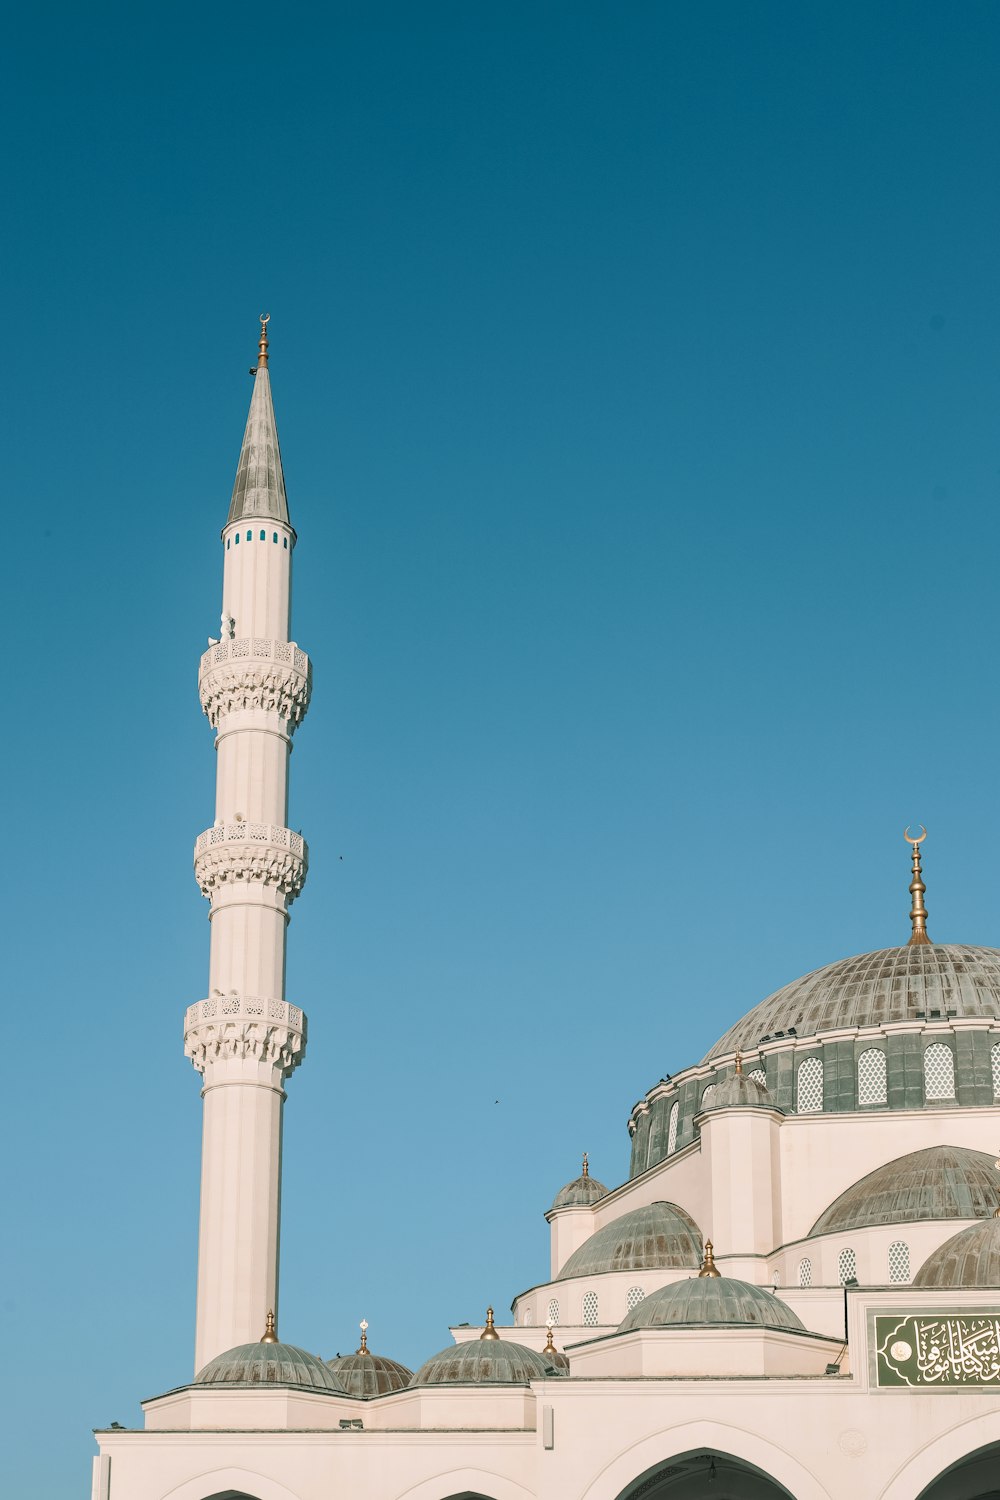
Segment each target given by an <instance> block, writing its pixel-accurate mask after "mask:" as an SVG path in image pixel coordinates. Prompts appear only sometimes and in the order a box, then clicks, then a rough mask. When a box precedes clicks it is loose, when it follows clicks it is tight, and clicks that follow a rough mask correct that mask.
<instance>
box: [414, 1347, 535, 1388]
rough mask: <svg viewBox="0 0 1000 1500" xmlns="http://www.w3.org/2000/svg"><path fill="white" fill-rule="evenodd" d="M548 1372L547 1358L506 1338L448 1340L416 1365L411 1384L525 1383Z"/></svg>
mask: <svg viewBox="0 0 1000 1500" xmlns="http://www.w3.org/2000/svg"><path fill="white" fill-rule="evenodd" d="M547 1374H548V1375H551V1374H552V1371H551V1369H550V1368H549V1364H548V1361H547V1360H546V1359H543V1358H542V1356H541V1355H540V1354H536V1352H535V1350H534V1349H527V1348H525V1346H524V1345H523V1344H515V1343H513V1342H512V1341H511V1340H510V1339H472V1340H470V1341H469V1343H467V1344H449V1345H448V1347H447V1349H442V1350H441V1351H440V1353H438V1354H432V1355H431V1357H430V1359H429V1360H427V1361H426V1362H425V1363H424V1364H422V1365H421V1366H420V1369H419V1370H418V1371H417V1373H416V1374H415V1375H414V1377H413V1379H412V1380H411V1382H410V1384H411V1385H527V1384H528V1382H529V1381H531V1380H540V1379H542V1377H543V1376H545V1375H547Z"/></svg>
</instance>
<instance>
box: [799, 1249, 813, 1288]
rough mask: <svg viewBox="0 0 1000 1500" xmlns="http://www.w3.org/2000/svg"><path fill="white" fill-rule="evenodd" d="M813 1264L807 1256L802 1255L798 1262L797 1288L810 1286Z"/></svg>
mask: <svg viewBox="0 0 1000 1500" xmlns="http://www.w3.org/2000/svg"><path fill="white" fill-rule="evenodd" d="M812 1284H813V1263H812V1261H811V1260H810V1259H809V1257H808V1255H804V1256H803V1257H802V1259H801V1260H800V1261H799V1286H812Z"/></svg>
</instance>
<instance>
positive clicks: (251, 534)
mask: <svg viewBox="0 0 1000 1500" xmlns="http://www.w3.org/2000/svg"><path fill="white" fill-rule="evenodd" d="M247 541H248V542H252V541H253V532H252V531H248V532H247Z"/></svg>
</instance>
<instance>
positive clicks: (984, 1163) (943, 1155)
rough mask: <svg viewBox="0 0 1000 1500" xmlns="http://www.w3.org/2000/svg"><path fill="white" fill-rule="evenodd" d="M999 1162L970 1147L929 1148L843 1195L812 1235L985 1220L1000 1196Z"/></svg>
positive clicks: (893, 1163) (874, 1174)
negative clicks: (931, 1221) (927, 1222)
mask: <svg viewBox="0 0 1000 1500" xmlns="http://www.w3.org/2000/svg"><path fill="white" fill-rule="evenodd" d="M993 1161H994V1158H993V1157H992V1156H987V1154H986V1153H985V1152H984V1151H972V1150H970V1149H969V1148H968V1147H967V1146H928V1147H927V1148H926V1149H925V1150H923V1151H913V1152H911V1153H910V1155H909V1156H900V1157H898V1158H897V1159H896V1160H895V1161H890V1162H886V1164H885V1166H882V1167H878V1168H877V1169H876V1170H875V1171H874V1172H869V1174H868V1176H867V1177H862V1178H861V1180H860V1182H855V1183H854V1184H853V1185H852V1186H851V1187H849V1188H848V1189H847V1191H846V1192H844V1193H841V1195H840V1197H839V1198H837V1199H836V1200H835V1201H834V1202H833V1203H831V1204H830V1207H829V1208H827V1209H825V1210H824V1211H823V1213H821V1214H820V1216H819V1218H818V1219H817V1220H816V1222H815V1224H814V1225H813V1227H812V1229H811V1230H810V1231H809V1233H810V1236H812V1235H818V1234H833V1233H834V1232H835V1231H837V1230H846V1229H864V1228H867V1227H868V1226H869V1225H871V1224H909V1223H912V1222H914V1221H917V1220H920V1219H982V1218H986V1217H987V1216H988V1215H990V1214H992V1212H993V1210H994V1209H995V1208H996V1206H997V1198H998V1194H1000V1174H998V1173H997V1170H996V1167H995V1166H994V1165H993Z"/></svg>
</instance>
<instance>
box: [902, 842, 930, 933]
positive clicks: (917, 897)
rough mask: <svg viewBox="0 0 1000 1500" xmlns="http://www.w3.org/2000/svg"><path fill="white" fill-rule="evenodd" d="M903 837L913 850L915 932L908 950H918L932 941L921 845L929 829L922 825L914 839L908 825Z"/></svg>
mask: <svg viewBox="0 0 1000 1500" xmlns="http://www.w3.org/2000/svg"><path fill="white" fill-rule="evenodd" d="M903 837H904V839H905V840H906V842H907V843H908V844H909V845H910V846H911V848H912V849H913V879H912V880H911V881H910V895H911V897H912V898H913V905H912V906H911V907H910V922H911V923H912V925H913V932H912V933H911V934H910V941H909V942H908V943H907V945H906V946H907V947H908V948H916V947H919V946H921V945H922V944H927V945H928V946H929V945H930V941H931V940H930V938H929V937H928V936H927V908H926V906H925V905H924V892H925V891H926V889H927V887H926V886H925V885H924V882H923V879H922V877H921V866H920V845H921V844H922V843H923V841H924V839H925V838H926V837H927V829H926V828H925V827H924V825H923V824H922V823H921V824H920V836H919V838H912V837H911V835H910V825H909V823H907V825H906V827H905V828H904V829H903Z"/></svg>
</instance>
